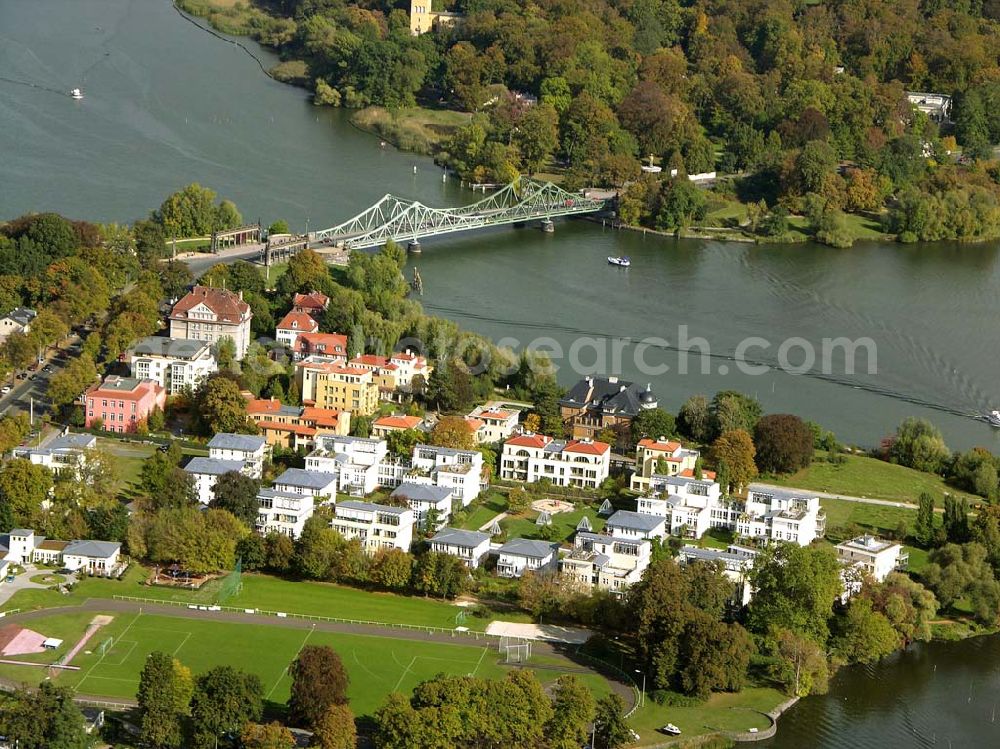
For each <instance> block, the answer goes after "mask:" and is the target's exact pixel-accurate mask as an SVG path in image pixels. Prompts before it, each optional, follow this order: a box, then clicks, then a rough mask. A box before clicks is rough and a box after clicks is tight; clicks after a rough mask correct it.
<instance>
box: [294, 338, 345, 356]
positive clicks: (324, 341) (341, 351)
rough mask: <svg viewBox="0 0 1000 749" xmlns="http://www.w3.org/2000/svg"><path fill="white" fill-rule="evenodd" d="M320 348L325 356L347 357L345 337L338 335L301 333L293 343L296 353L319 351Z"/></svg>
mask: <svg viewBox="0 0 1000 749" xmlns="http://www.w3.org/2000/svg"><path fill="white" fill-rule="evenodd" d="M320 346H322V347H323V349H322V351H323V354H324V355H326V356H330V355H336V356H343V357H345V358H346V357H347V336H346V335H341V334H340V333H303V334H302V335H300V336H299V337H298V340H297V341H296V342H295V349H296V350H297V351H305V350H306V349H308V350H309V351H311V352H316V351H319V350H320V349H319V347H320Z"/></svg>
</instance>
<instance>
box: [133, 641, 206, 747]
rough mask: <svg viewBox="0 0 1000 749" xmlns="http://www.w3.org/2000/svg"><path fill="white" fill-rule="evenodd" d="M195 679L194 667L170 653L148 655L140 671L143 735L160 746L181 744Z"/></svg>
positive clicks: (153, 745)
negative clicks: (191, 667)
mask: <svg viewBox="0 0 1000 749" xmlns="http://www.w3.org/2000/svg"><path fill="white" fill-rule="evenodd" d="M193 691H194V682H193V680H192V678H191V671H190V670H189V669H187V668H186V667H185V666H183V665H181V663H180V662H179V661H178V660H177V659H175V658H174V657H173V656H171V655H169V654H168V653H163V652H160V651H154V652H152V653H150V654H149V655H148V656H146V664H145V666H143V669H142V672H141V674H140V675H139V689H138V691H137V692H136V700H137V701H138V703H139V716H140V725H139V736H140V738H141V740H142V742H143V743H144V744H146V745H148V746H151V747H156V748H157V749H167V748H168V747H179V746H181V743H182V740H183V736H182V734H181V719H182V717H183V716H185V715H187V714H188V710H189V707H188V705H189V703H190V701H191V695H192V693H193Z"/></svg>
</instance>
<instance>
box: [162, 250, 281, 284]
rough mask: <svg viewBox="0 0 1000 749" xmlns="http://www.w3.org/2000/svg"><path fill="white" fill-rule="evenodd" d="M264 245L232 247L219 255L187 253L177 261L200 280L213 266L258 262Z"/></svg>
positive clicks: (179, 256) (178, 257)
mask: <svg viewBox="0 0 1000 749" xmlns="http://www.w3.org/2000/svg"><path fill="white" fill-rule="evenodd" d="M263 247H264V245H263V244H250V245H244V246H242V247H232V248H230V249H228V250H222V251H220V252H219V253H218V254H217V255H213V254H212V253H210V252H186V253H183V254H181V255H178V256H177V259H178V260H180V261H181V262H182V263H184V264H186V265H187V267H188V268H190V269H191V275H193V276H194V277H195V278H199V277H201V276H203V275H204V274H205V272H206V271H207V270H208V269H209V268H211V267H212V266H213V265H220V264H221V265H231V264H233V263H235V262H236V261H237V260H248V261H253V260H256V259H257V258H258V257H259V256H260V251H261V249H262V248H263Z"/></svg>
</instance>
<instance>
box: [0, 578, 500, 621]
mask: <svg viewBox="0 0 1000 749" xmlns="http://www.w3.org/2000/svg"><path fill="white" fill-rule="evenodd" d="M147 576H148V572H147V571H146V570H144V569H143V568H142V567H140V566H139V565H133V566H132V567H131V568H130V569H129V571H128V573H127V574H126V575H125V577H124V579H122V580H120V581H119V580H102V579H99V578H92V579H85V580H83V581H82V582H81V583H80V584H79V585H78V586H77V587H76V588H75V589H74V591H73V593H72V594H71V595H69V596H64V595H62V594H60V593H57V592H55V591H51V590H22V591H18V592H17V593H15V594H14V596H13V598H11V600H10V601H8V602H7V605H6V606H4V609H6V610H10V609H15V608H19V609H21V610H22V611H26V610H29V609H36V608H51V607H53V606H67V605H69V606H71V605H75V604H79V603H82V602H83V601H85V600H86V599H88V598H111V597H113V596H116V595H120V596H131V597H135V598H152V599H155V600H157V601H174V602H181V603H200V604H215V603H221V604H223V605H226V606H234V607H237V608H256V609H262V610H264V611H283V612H286V613H289V614H311V615H314V616H329V617H336V618H341V619H355V620H359V621H374V622H381V623H386V624H414V625H418V626H426V627H443V628H448V629H450V628H453V627H454V626H455V617H456V616H457V615H458V613H459V612H460V611H464V610H465V609H463V608H462V607H459V606H456V605H454V604H452V603H448V602H446V601H440V600H437V599H434V598H422V597H418V596H400V595H394V594H392V593H375V592H369V591H366V590H359V589H358V588H349V587H346V586H342V585H334V584H332V583H316V582H295V581H289V580H283V579H281V578H278V577H272V576H270V575H251V574H245V575H244V576H243V590H242V591H241V592H240V593H239V594H238V595H236V596H234V597H232V598H229V599H228V600H225V601H220V600H219V590H220V588H221V587H222V582H221V580H214V581H212V582H209V583H206V584H205V585H204V586H202V588H201V589H200V590H197V591H188V590H183V589H176V588H166V587H162V586H150V585H144V584H143V582H144V581H145V579H146V578H147ZM494 618H502V617H499V616H498V617H494ZM490 621H491V619H487V618H480V617H475V616H469V617H467V619H466V621H465V623H464V626H466V627H469V628H470V629H475V630H484V629H486V625H487V624H489V622H490Z"/></svg>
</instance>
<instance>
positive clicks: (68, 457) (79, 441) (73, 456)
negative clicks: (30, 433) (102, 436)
mask: <svg viewBox="0 0 1000 749" xmlns="http://www.w3.org/2000/svg"><path fill="white" fill-rule="evenodd" d="M96 447H97V437H95V436H94V435H92V434H70V433H69V430H66V431H65V432H63V433H62V434H61V435H59V436H58V437H56V438H55V439H52V440H50V441H49V442H47V443H46V444H45V446H44V447H15V448H14V451H13V453H14V457H15V458H25V459H26V460H30V461H31V462H32V463H34V464H35V465H39V466H45V467H46V468H48V469H49V470H51V471H52V472H53V473H54V474H56V475H57V476H58V475H60V474H61V473H63V472H67V471H71V472H73V473H74V474H76V475H79V472H80V470H81V469H83V468H84V467H85V466H86V465H87V451H88V450H93V449H95V448H96Z"/></svg>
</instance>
